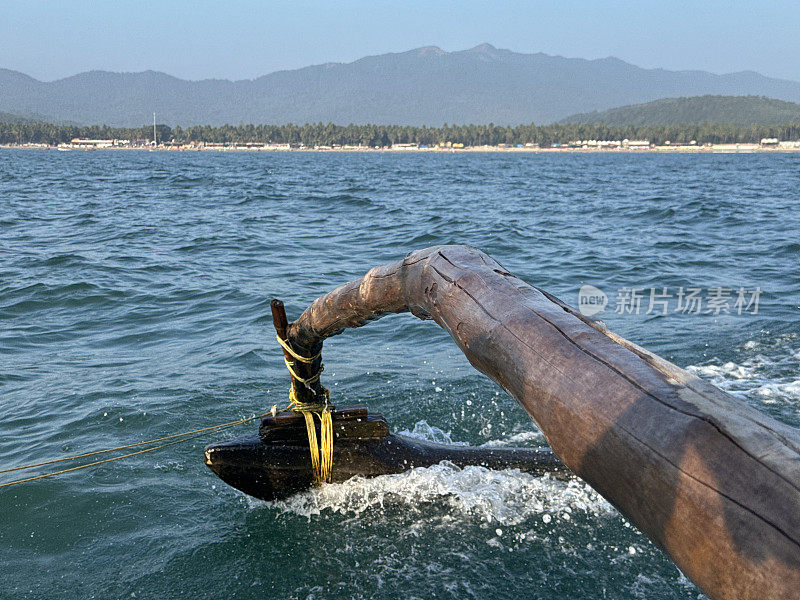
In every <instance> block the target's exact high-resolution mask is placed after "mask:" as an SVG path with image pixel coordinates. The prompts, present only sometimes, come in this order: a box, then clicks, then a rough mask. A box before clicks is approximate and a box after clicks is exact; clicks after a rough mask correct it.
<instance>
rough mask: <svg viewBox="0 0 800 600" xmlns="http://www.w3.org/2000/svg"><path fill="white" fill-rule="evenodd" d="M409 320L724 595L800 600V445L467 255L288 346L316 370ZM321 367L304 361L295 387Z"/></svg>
mask: <svg viewBox="0 0 800 600" xmlns="http://www.w3.org/2000/svg"><path fill="white" fill-rule="evenodd" d="M401 312H410V313H412V314H413V315H415V316H417V317H419V318H421V319H431V320H433V321H435V322H436V323H437V324H438V325H439V326H441V327H442V328H444V329H445V330H446V331H447V332H448V333H449V334H450V335H451V336H452V338H453V340H454V341H455V342H456V344H457V345H458V346H459V348H461V350H462V351H463V352H464V354H465V355H466V356H467V358H468V359H469V361H470V363H471V364H472V365H473V366H474V367H475V368H476V369H478V370H479V371H480V372H482V373H484V374H485V375H487V376H488V377H490V378H491V379H492V380H494V381H495V382H497V383H498V384H499V385H500V386H501V387H502V388H503V389H504V390H505V391H506V392H507V393H508V394H509V395H510V396H511V397H512V398H514V399H515V400H517V401H518V402H519V403H520V404H521V405H522V406H523V407H524V408H525V410H527V411H528V413H529V414H530V416H531V418H532V419H533V420H534V421H535V422H536V423H537V425H538V426H539V427H540V428H541V430H542V432H543V433H544V435H545V437H546V438H547V441H548V442H549V444H550V446H551V447H552V449H553V450H554V451H555V453H556V454H557V455H558V456H559V457H560V458H561V459H562V460H563V461H564V463H565V464H566V465H567V466H568V467H569V468H570V469H571V470H572V471H573V472H574V473H575V474H577V475H578V476H580V477H581V478H583V479H584V480H586V481H587V482H588V483H589V484H590V485H592V486H593V487H594V488H595V489H596V490H597V491H598V492H600V493H601V494H602V495H603V496H604V497H605V498H607V499H608V500H609V501H610V502H611V503H612V504H614V505H615V506H616V507H617V508H618V509H619V510H620V512H621V513H622V514H623V515H625V517H627V518H628V519H629V520H630V521H631V522H632V523H633V524H635V525H636V526H637V527H638V528H639V529H640V530H641V531H643V532H644V533H645V534H647V535H648V536H649V537H650V539H652V540H653V541H654V542H655V543H656V544H658V545H659V546H660V547H661V548H663V549H664V551H665V552H666V553H667V554H668V555H669V556H670V557H671V558H672V560H674V561H675V563H676V564H677V565H678V566H679V567H680V568H681V570H682V571H683V572H684V573H686V575H688V576H689V577H690V578H691V579H692V580H693V581H694V582H695V583H697V585H698V586H699V587H700V588H701V589H702V590H703V591H704V592H705V593H706V594H707V595H709V596H710V597H711V598H714V599H715V600H721V599H731V600H733V599H736V600H772V599H774V600H778V599H781V600H785V599H787V598H799V597H800V432H798V431H797V430H795V429H793V428H791V427H789V426H787V425H785V424H782V423H779V422H778V421H776V420H774V419H772V418H770V417H768V416H766V415H764V414H762V413H760V412H759V411H757V410H755V409H754V408H752V407H750V406H748V405H747V404H745V403H744V402H742V401H741V400H738V399H736V398H734V397H733V396H731V395H729V394H726V393H725V392H723V391H721V390H719V389H718V388H716V387H714V386H713V385H711V384H709V383H707V382H705V381H703V380H701V379H699V378H697V377H695V376H694V375H692V374H690V373H688V372H686V371H684V370H683V369H681V368H679V367H677V366H675V365H673V364H672V363H670V362H668V361H666V360H664V359H662V358H660V357H658V356H656V355H654V354H652V353H650V352H648V351H646V350H644V349H643V348H640V347H639V346H637V345H635V344H633V343H631V342H629V341H627V340H625V339H622V338H620V337H619V336H616V335H614V334H613V333H611V332H610V331H608V330H607V329H606V328H605V327H604V326H603V325H602V324H600V323H597V322H594V321H591V320H589V319H587V318H585V317H583V316H582V315H580V314H579V313H577V312H576V311H574V310H573V309H572V308H570V307H568V306H566V305H565V304H563V303H562V302H561V301H559V300H558V299H557V298H554V297H553V296H551V295H549V294H547V293H546V292H544V291H542V290H539V289H537V288H535V287H532V286H530V285H528V284H526V283H525V282H523V281H521V280H520V279H518V278H517V277H515V276H514V275H512V274H511V273H509V272H508V271H507V270H506V269H504V268H503V267H502V266H501V265H500V264H499V263H498V262H496V261H495V260H494V259H492V258H491V257H489V256H487V255H486V254H484V253H483V252H480V251H479V250H476V249H474V248H471V247H467V246H439V247H433V248H427V249H424V250H419V251H416V252H412V253H410V254H409V255H408V256H406V258H405V259H403V260H400V261H397V262H394V263H391V264H387V265H384V266H379V267H375V268H373V269H371V270H370V271H369V272H368V273H367V274H366V275H365V276H364V277H362V278H361V279H359V280H358V281H353V282H351V283H347V284H345V285H343V286H341V287H339V288H337V289H335V290H333V291H331V292H330V293H328V294H326V295H325V296H322V297H321V298H318V299H317V300H315V301H314V303H313V304H312V305H311V306H310V307H309V308H308V309H306V311H305V312H304V313H303V314H302V315H301V316H300V318H299V319H298V320H297V321H295V322H294V323H291V324H287V326H286V327H285V336H282V338H283V339H286V340H287V342H288V343H289V345H290V346H291V348H293V350H294V351H295V352H297V353H300V354H301V355H303V356H308V357H312V356H316V355H317V354H318V353H321V350H322V343H323V341H324V340H325V339H326V338H327V337H330V336H332V335H336V334H338V333H341V332H342V331H344V330H345V329H347V328H351V327H360V326H362V325H364V324H366V323H368V322H369V321H371V320H374V319H377V318H380V317H381V316H383V315H385V314H389V313H401ZM321 360H322V357H321V355H320V356H319V357H318V358H316V359H315V360H314V361H312V362H310V363H308V364H298V365H297V366H296V367H295V368H296V369H297V374H298V376H300V377H303V378H307V377H309V376H313V375H314V374H315V373H317V372H318V370H319V368H320V364H321ZM293 385H294V386H295V391H296V395H297V396H298V398H299V399H300V400H301V401H303V402H309V403H314V402H319V401H321V400H324V399H325V397H326V396H325V392H324V388H323V387H322V385H321V383H320V381H319V380H316V381H313V382H312V383H310V384H308V385H299V384H298V382H296V381H293Z"/></svg>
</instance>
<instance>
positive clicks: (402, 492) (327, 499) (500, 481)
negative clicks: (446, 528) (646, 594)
mask: <svg viewBox="0 0 800 600" xmlns="http://www.w3.org/2000/svg"><path fill="white" fill-rule="evenodd" d="M426 505H428V506H430V507H441V506H447V508H448V509H449V511H450V512H452V513H460V514H462V515H479V516H480V517H481V518H482V519H483V520H485V521H487V522H489V523H497V524H499V525H506V526H508V525H515V524H518V523H521V522H522V521H524V520H526V519H528V518H529V517H532V516H538V515H541V514H543V513H547V514H553V515H555V516H560V515H563V514H569V513H574V512H576V511H580V512H584V513H591V514H603V513H610V512H613V508H612V507H611V505H610V504H608V502H606V501H605V500H604V499H603V498H602V497H601V496H600V495H599V494H597V492H595V491H594V490H593V489H592V488H590V487H589V486H588V485H586V484H585V483H583V482H581V481H578V480H570V481H560V480H556V479H552V478H551V477H549V476H547V475H545V476H542V477H534V476H532V475H529V474H527V473H522V472H520V471H519V470H517V469H509V470H503V471H493V470H490V469H486V468H484V467H478V466H468V467H465V468H463V469H461V468H459V467H457V466H455V465H453V464H452V463H448V462H446V461H445V462H442V463H440V464H438V465H434V466H432V467H427V468H416V469H411V470H410V471H406V472H405V473H400V474H398V475H383V476H380V477H375V478H371V479H367V478H363V477H354V478H352V479H350V480H349V481H347V482H344V483H334V484H330V485H324V486H322V487H319V488H315V489H312V490H310V491H308V492H305V493H302V494H298V495H295V496H293V497H292V498H289V499H288V500H285V501H282V502H274V503H270V506H272V507H274V508H277V509H278V510H280V511H282V512H285V513H293V514H296V515H301V516H305V517H308V518H311V517H312V516H315V515H319V514H321V513H323V511H329V512H332V513H339V514H342V515H352V516H356V515H360V514H361V513H363V512H365V511H367V510H370V509H385V508H387V507H388V506H394V507H398V506H399V507H402V509H403V510H404V511H405V512H408V511H410V510H413V511H419V510H423V509H424V507H425V506H426Z"/></svg>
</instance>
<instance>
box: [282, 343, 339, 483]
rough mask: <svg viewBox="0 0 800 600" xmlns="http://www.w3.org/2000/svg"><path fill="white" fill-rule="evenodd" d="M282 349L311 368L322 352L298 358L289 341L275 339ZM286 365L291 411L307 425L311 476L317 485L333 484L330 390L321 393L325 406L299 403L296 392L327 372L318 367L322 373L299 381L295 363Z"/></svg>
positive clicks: (290, 362)
mask: <svg viewBox="0 0 800 600" xmlns="http://www.w3.org/2000/svg"><path fill="white" fill-rule="evenodd" d="M276 338H277V340H278V343H279V344H280V345H281V348H283V349H284V350H286V352H288V353H289V355H291V357H292V358H294V359H295V360H298V361H300V362H301V363H305V364H311V363H312V362H314V361H315V360H317V359H318V358H319V357H320V356H321V355H322V350H320V351H319V352H317V353H316V354H315V355H314V356H310V357H309V356H302V355H300V354H297V353H296V352H295V351H294V350H293V349H292V348H291V346H289V343H288V342H287V341H286V340H283V339H281V337H280V336H276ZM283 362H284V363H286V368H287V369H289V374H290V375H291V376H292V387H291V389H290V390H289V407H290V408H291V409H292V410H294V411H295V412H300V413H303V418H304V419H305V422H306V432H307V433H308V450H309V453H310V455H311V472H312V474H313V476H314V481H316V482H317V483H330V482H331V475H332V471H333V416H332V415H331V410H330V406H329V404H328V398H329V397H330V392H329V391H328V389H327V388H325V387H323V388H322V390H323V392H324V394H325V402H324V403H322V404H310V403H304V402H300V400H299V399H298V398H297V392H296V390H295V381H299V382H300V383H302V384H304V385H306V386H308V385H310V384H312V383H314V382H315V381H318V380H319V378H320V376H321V375H322V371H323V370H324V368H325V367H324V365H320V366H319V370H318V371H317V372H316V373H315V374H314V375H312V376H311V377H308V378H303V377H300V376H299V375H298V374H297V373H295V371H294V369H292V367H293V366H294V364H295V363H294V361H290V360H289V359H288V358H286V356H284V357H283ZM315 414H316V415H317V417H319V423H320V426H319V433H320V434H319V442H318V441H317V428H316V425H315V424H314V415H315Z"/></svg>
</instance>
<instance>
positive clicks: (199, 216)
mask: <svg viewBox="0 0 800 600" xmlns="http://www.w3.org/2000/svg"><path fill="white" fill-rule="evenodd" d="M799 173H800V157H797V156H795V155H788V154H787V155H782V154H770V155H706V154H704V155H692V156H685V155H674V154H671V155H665V156H657V155H616V154H614V155H612V154H592V155H578V154H570V155H557V156H554V155H543V154H485V155H482V154H436V155H430V154H426V155H408V154H403V155H396V154H391V153H370V154H346V153H329V154H321V153H291V154H289V153H274V154H266V153H264V154H255V153H219V154H217V153H168V152H158V153H149V152H127V151H119V152H114V151H109V152H63V153H62V152H53V151H22V150H5V151H0V459H2V460H0V469H3V468H10V467H14V466H18V465H23V464H26V463H31V462H36V461H42V460H47V459H50V458H54V457H58V456H63V455H65V454H75V453H79V452H86V451H92V450H96V449H102V448H106V447H112V446H118V445H122V444H128V443H134V442H137V441H141V440H146V439H150V438H155V437H159V436H164V435H169V434H171V433H176V432H180V431H186V430H190V429H195V428H199V427H204V426H209V425H214V424H217V423H222V422H226V421H230V420H233V419H237V418H242V417H247V416H251V415H254V414H258V413H261V412H264V411H265V410H268V409H269V407H271V406H272V405H273V404H276V403H278V404H281V403H283V402H285V401H286V398H287V373H286V369H285V367H284V366H283V361H282V358H281V352H280V349H279V348H278V346H277V344H276V343H275V341H274V332H273V329H272V324H271V318H270V310H269V301H270V299H271V298H273V297H277V298H281V299H282V300H284V301H285V302H286V306H287V310H288V313H289V317H290V318H295V317H297V315H299V314H300V312H301V311H302V310H303V309H304V308H305V307H306V306H307V305H308V304H309V303H310V302H311V301H312V300H313V299H314V298H316V297H317V296H319V295H321V294H323V293H325V292H327V291H329V290H330V289H332V288H333V287H335V286H337V285H339V284H341V283H343V282H346V281H348V280H351V279H354V278H356V277H359V276H360V275H362V274H363V273H364V272H365V271H366V270H367V269H369V268H370V267H372V266H374V265H377V264H382V263H385V262H387V261H392V260H396V259H398V258H401V257H403V256H404V255H405V254H406V253H407V252H409V251H411V250H413V249H417V248H423V247H426V246H430V245H434V244H453V243H466V244H471V245H474V246H476V247H478V248H481V249H482V250H484V251H485V252H487V253H489V254H491V255H492V256H493V257H495V258H496V259H497V260H499V261H500V262H501V263H502V264H503V265H504V266H505V267H506V268H507V269H509V270H510V271H512V272H513V273H515V274H516V275H518V276H520V277H521V278H523V279H524V280H526V281H528V282H529V283H531V284H534V285H537V286H539V287H541V288H543V289H545V290H547V291H548V292H550V293H552V294H555V295H556V296H559V297H560V298H562V299H563V300H564V301H566V302H568V303H569V304H572V305H577V304H578V293H579V290H580V288H581V287H582V286H585V285H592V286H594V287H595V288H597V289H598V290H600V291H601V292H602V293H603V294H605V296H606V297H607V306H606V308H605V310H604V311H602V312H601V313H599V314H595V315H594V317H595V318H600V319H602V320H603V321H604V322H605V323H606V324H607V325H608V326H609V327H610V328H611V329H612V330H614V331H616V332H617V333H619V334H621V335H623V336H625V337H627V338H628V339H630V340H632V341H634V342H636V343H638V344H640V345H643V346H644V347H646V348H648V349H650V350H652V351H654V352H656V353H658V354H660V355H662V356H664V357H665V358H667V359H669V360H671V361H673V362H675V363H677V364H678V365H679V366H683V367H688V368H689V369H690V370H691V371H693V372H695V373H696V374H698V375H699V376H701V377H704V378H707V379H709V380H711V381H712V382H713V383H714V384H716V385H718V386H720V387H722V388H723V389H725V390H726V391H729V392H730V393H732V394H734V395H736V396H738V397H740V398H742V399H743V400H745V401H746V402H748V403H750V404H751V405H753V406H755V407H756V408H758V409H759V410H762V411H764V412H766V413H768V414H770V415H772V416H773V417H775V418H777V419H779V420H781V421H784V422H786V423H789V424H790V425H794V426H798V425H800V339H799V338H798V335H799V334H800V325H799V324H798V321H799V319H798V317H799V316H800V307H799V305H800V276H799V275H798V259H799V258H800V235H799V234H798V232H799V231H800V210H799V209H800V196H799V195H798V189H800V175H799ZM665 288H666V289H665ZM698 288H699V289H700V290H701V292H700V293H698V294H696V295H699V297H701V298H703V299H704V300H705V301H706V304H704V305H702V307H701V310H699V311H698V312H694V308H693V309H692V310H691V311H686V310H683V311H681V310H680V307H679V306H678V296H679V290H682V291H681V292H680V293H681V294H683V297H685V295H686V293H687V291H688V290H689V289H698ZM715 288H723V289H724V290H730V291H729V298H728V299H729V302H728V304H727V312H725V311H724V310H722V309H720V310H719V311H717V312H715V310H709V311H708V312H706V310H707V307H708V306H711V305H709V304H708V302H710V297H711V295H713V293H712V292H709V290H713V289H715ZM626 290H627V291H626ZM630 290H638V292H636V294H634V297H638V298H639V301H640V304H639V306H638V310H634V308H635V307H634V304H633V302H629V300H630V298H631V293H630ZM738 290H743V291H742V294H746V299H747V300H748V301H750V305H749V308H748V307H747V305H746V304H742V305H739V306H738V308H737V306H736V304H735V301H736V299H737V294H738ZM756 290H759V291H758V293H757V296H758V305H757V306H754V305H753V302H752V300H753V295H754V293H755V291H756ZM651 293H652V294H654V298H660V297H661V296H658V294H664V295H666V296H668V298H667V300H668V303H667V304H661V305H659V304H655V305H654V306H650V301H651V297H650V295H651ZM662 308H665V309H666V314H665V312H664V310H662ZM684 308H685V307H684ZM648 310H649V314H648ZM740 313H741V314H740ZM324 358H325V364H326V370H325V374H324V381H325V383H326V385H327V386H328V387H330V389H331V391H332V398H333V400H334V401H335V402H337V403H342V404H352V403H356V402H358V403H366V404H367V405H368V406H369V407H370V408H372V409H377V410H381V411H382V412H384V414H385V415H386V416H387V418H388V420H389V423H390V426H391V427H392V429H393V430H394V431H398V432H400V431H405V432H407V433H409V434H412V435H417V436H421V437H425V438H427V439H432V440H436V441H451V442H457V443H468V444H471V445H476V446H477V445H490V446H491V445H504V446H509V445H521V446H534V447H536V446H543V445H544V444H545V441H544V438H543V436H542V435H541V433H539V432H538V430H537V429H536V427H535V425H534V424H533V423H532V422H531V420H530V419H529V418H528V416H527V414H526V413H525V412H524V411H523V410H522V409H521V408H520V407H518V406H517V405H515V403H514V402H513V401H512V400H511V399H510V398H508V397H507V396H505V394H504V393H503V392H502V391H501V390H500V389H499V388H498V387H497V386H496V385H495V384H493V383H492V382H491V381H489V380H487V379H486V378H485V377H483V376H482V375H480V374H479V373H477V372H476V371H475V370H473V369H472V368H471V367H470V366H469V364H468V363H467V361H466V360H465V359H464V357H463V356H462V355H461V353H460V352H459V351H458V349H457V348H456V346H455V345H454V344H453V343H452V341H451V340H450V339H449V338H448V337H447V335H446V334H445V333H444V332H443V331H441V330H440V329H438V328H437V327H436V326H435V325H433V324H432V323H430V322H427V323H426V322H421V321H418V320H417V319H415V318H413V317H412V316H410V315H397V316H391V317H387V318H385V319H383V320H381V321H379V322H375V323H371V324H370V325H369V326H367V327H364V328H361V329H359V330H354V331H348V332H346V333H344V334H343V335H340V336H338V337H336V338H333V339H331V340H329V341H328V342H326V344H325V354H324ZM255 427H256V426H255V424H253V423H250V424H249V425H245V426H242V427H241V428H239V430H238V431H231V432H224V433H218V434H216V435H211V436H207V437H206V438H204V439H201V440H193V441H191V442H189V443H186V444H182V445H176V446H171V447H169V448H165V449H164V450H162V451H159V452H154V453H150V454H143V455H140V456H136V457H132V458H130V459H127V460H124V461H118V462H113V463H108V464H104V465H101V466H98V467H96V468H93V469H87V470H82V471H77V472H74V473H70V474H66V475H63V476H60V477H58V478H53V479H46V480H41V481H35V482H31V483H28V484H23V485H19V486H14V487H7V488H0V573H2V579H0V597H2V598H37V599H38V598H67V597H69V598H176V597H186V598H190V597H193V598H222V597H225V598H281V599H284V598H298V599H299V598H387V599H390V598H391V599H395V598H457V599H463V598H481V599H485V598H510V599H511V598H513V599H518V598H540V599H557V598H559V599H565V598H616V599H630V598H643V599H644V598H646V599H648V600H654V599H676V598H677V599H689V598H698V597H700V592H699V590H698V589H697V588H695V587H694V586H693V585H692V584H691V583H690V582H689V581H688V580H687V579H686V578H685V577H684V576H683V575H682V574H681V573H680V571H679V570H678V569H677V568H676V567H675V566H674V565H673V564H672V563H671V562H670V561H669V560H668V559H667V558H666V557H665V555H664V554H663V553H662V552H661V551H660V550H658V549H657V548H655V547H654V546H653V544H651V543H650V542H649V541H648V540H647V538H645V537H644V536H643V535H641V534H640V533H639V532H638V531H637V530H636V528H635V527H633V526H631V525H630V524H629V523H628V522H627V521H626V520H625V519H624V518H623V517H622V516H621V515H620V514H619V513H618V512H616V511H615V509H614V508H612V507H611V506H610V505H609V504H608V503H607V502H606V501H605V500H604V499H603V498H602V497H600V496H599V495H598V494H597V493H596V492H594V491H593V490H592V489H591V488H590V487H588V486H587V485H586V484H584V483H583V482H582V481H580V480H578V479H574V480H570V481H559V480H554V479H551V478H549V477H547V476H545V477H533V476H531V475H527V474H523V473H520V472H518V471H513V470H509V471H490V470H487V469H483V468H480V467H468V468H464V469H459V468H457V467H455V466H453V465H450V464H447V463H442V464H440V465H436V466H433V467H430V468H427V469H416V470H413V471H410V472H407V473H403V474H400V475H390V476H385V477H380V478H377V479H359V478H357V479H354V480H352V481H349V482H347V483H342V484H335V485H330V486H325V487H323V488H321V489H316V490H312V491H309V492H308V493H305V494H300V495H298V496H295V497H293V498H290V499H289V500H286V501H284V502H277V503H264V502H259V501H256V500H253V499H250V498H248V497H246V496H244V495H243V494H241V493H239V492H237V491H235V490H233V489H232V488H229V487H227V486H226V485H225V484H224V483H222V482H221V481H220V480H218V479H217V478H216V477H215V476H214V474H213V473H212V472H211V471H210V470H208V469H207V468H206V467H205V466H204V464H203V454H202V448H203V445H204V444H205V443H208V442H211V441H215V440H218V439H222V438H224V437H226V436H230V435H238V434H244V433H250V432H252V431H254V430H255ZM36 472H43V470H39V471H36ZM27 474H29V472H27V471H22V472H18V473H9V474H4V475H2V477H3V479H2V480H0V481H9V480H11V479H14V478H16V477H17V476H24V475H27Z"/></svg>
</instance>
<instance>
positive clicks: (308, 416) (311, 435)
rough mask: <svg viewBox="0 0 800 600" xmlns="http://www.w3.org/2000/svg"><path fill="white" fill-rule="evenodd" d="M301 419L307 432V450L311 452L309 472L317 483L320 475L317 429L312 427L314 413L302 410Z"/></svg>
mask: <svg viewBox="0 0 800 600" xmlns="http://www.w3.org/2000/svg"><path fill="white" fill-rule="evenodd" d="M303 417H305V420H306V431H308V449H309V450H310V452H311V472H312V473H313V474H314V480H315V481H316V482H317V483H319V482H320V479H321V473H320V469H319V447H318V446H317V428H316V427H315V426H314V413H312V412H310V411H307V410H304V411H303Z"/></svg>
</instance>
